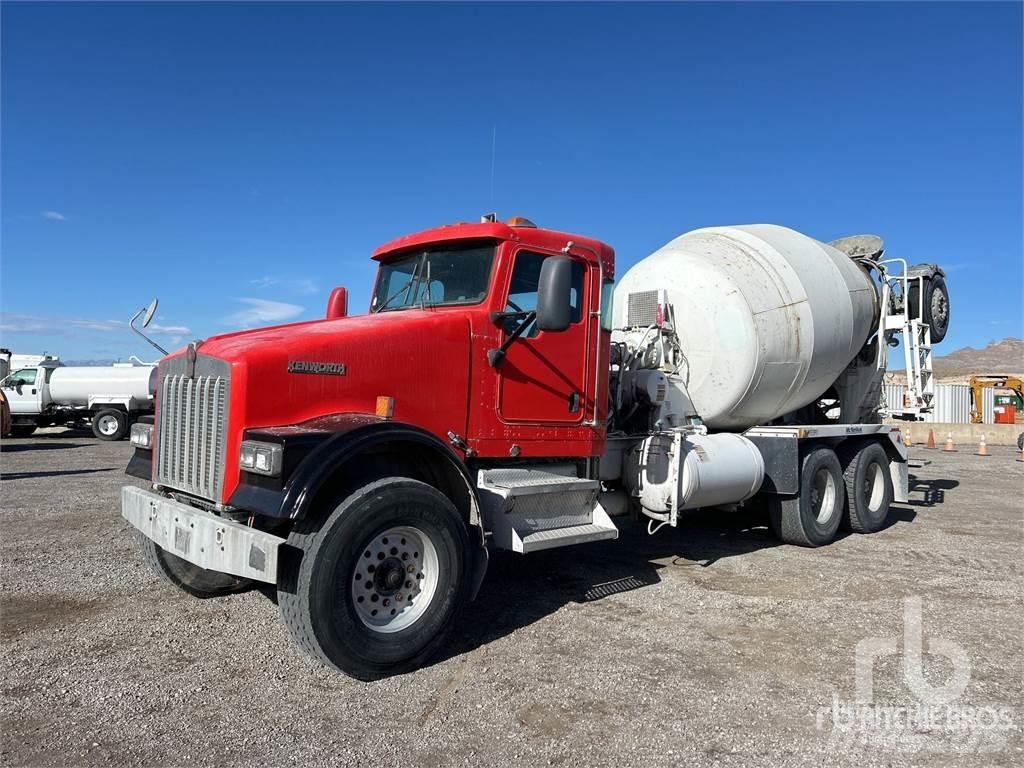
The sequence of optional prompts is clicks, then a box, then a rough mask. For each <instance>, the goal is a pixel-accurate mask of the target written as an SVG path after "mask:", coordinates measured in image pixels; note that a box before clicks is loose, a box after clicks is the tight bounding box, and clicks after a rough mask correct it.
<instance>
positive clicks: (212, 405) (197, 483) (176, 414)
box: [156, 371, 228, 500]
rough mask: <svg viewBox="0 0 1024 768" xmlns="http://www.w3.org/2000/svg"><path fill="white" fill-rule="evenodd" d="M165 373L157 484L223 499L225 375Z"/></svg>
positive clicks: (159, 396) (159, 414) (159, 401)
mask: <svg viewBox="0 0 1024 768" xmlns="http://www.w3.org/2000/svg"><path fill="white" fill-rule="evenodd" d="M161 373H162V374H163V375H162V376H161V378H160V387H159V390H158V392H157V410H156V413H157V432H156V479H157V482H158V483H159V484H161V485H166V486H168V487H171V488H177V489H178V490H181V491H185V492H186V493H191V494H194V495H196V496H201V497H203V498H207V499H214V500H220V491H221V485H222V482H223V480H224V443H225V439H226V433H227V400H228V380H227V377H225V376H217V375H196V376H192V377H189V376H186V375H184V374H175V373H169V372H166V373H165V372H164V371H161Z"/></svg>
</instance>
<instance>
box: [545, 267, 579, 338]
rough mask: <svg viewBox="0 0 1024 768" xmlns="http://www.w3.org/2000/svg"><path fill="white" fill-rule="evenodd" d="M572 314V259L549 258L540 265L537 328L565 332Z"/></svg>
mask: <svg viewBox="0 0 1024 768" xmlns="http://www.w3.org/2000/svg"><path fill="white" fill-rule="evenodd" d="M571 314H572V259H569V258H567V257H565V256H549V257H548V258H546V259H544V262H543V263H542V264H541V265H540V280H539V281H538V284H537V328H538V329H539V330H541V331H564V330H565V329H566V328H568V327H569V319H570V316H571Z"/></svg>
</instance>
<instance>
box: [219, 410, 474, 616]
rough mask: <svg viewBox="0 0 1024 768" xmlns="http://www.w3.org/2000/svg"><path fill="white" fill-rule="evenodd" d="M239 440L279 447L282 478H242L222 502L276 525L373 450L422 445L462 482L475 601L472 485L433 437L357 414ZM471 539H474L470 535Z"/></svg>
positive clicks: (304, 508)
mask: <svg viewBox="0 0 1024 768" xmlns="http://www.w3.org/2000/svg"><path fill="white" fill-rule="evenodd" d="M244 439H246V440H260V441H264V442H273V443H279V444H281V445H282V447H283V449H284V456H283V464H282V466H283V477H282V478H281V479H277V478H266V477H261V476H259V475H254V474H250V473H247V472H243V473H242V482H241V483H240V484H239V485H238V488H237V489H236V490H235V492H234V493H233V494H232V495H231V498H230V499H229V501H228V503H229V504H230V505H231V506H232V507H235V508H240V509H244V510H249V511H253V512H257V513H259V514H261V515H266V516H268V517H272V518H277V519H281V520H300V519H303V518H305V517H306V516H307V515H308V514H310V511H311V508H312V504H313V501H314V499H315V498H316V497H317V494H318V492H319V491H320V490H321V489H322V488H324V486H325V484H327V483H329V482H331V480H332V479H333V478H334V476H335V475H336V474H337V473H338V472H339V471H340V470H341V469H343V468H344V467H345V465H346V464H348V463H349V462H350V461H352V460H353V459H355V458H356V457H358V456H360V455H362V454H364V453H365V452H366V451H367V450H369V449H371V448H373V447H374V446H378V445H384V444H387V443H396V442H400V443H406V444H413V445H418V446H422V447H423V448H424V449H425V450H427V451H430V452H431V453H433V454H434V455H435V456H437V457H439V458H441V459H443V461H444V462H445V465H446V466H448V467H449V468H450V469H453V470H454V471H456V472H457V473H458V475H459V476H460V477H461V478H462V481H463V482H464V483H465V490H466V493H467V498H468V500H469V509H468V510H466V511H467V518H468V519H467V522H468V524H469V526H470V533H471V536H470V539H471V540H473V539H475V540H476V541H475V543H476V544H478V545H479V546H475V547H473V549H474V550H475V552H472V553H470V556H471V558H470V559H471V563H470V580H471V594H472V595H473V596H474V597H475V596H476V592H477V590H478V589H479V586H480V583H481V582H482V581H483V576H484V573H485V572H486V567H487V549H486V537H485V535H484V528H483V521H482V517H481V514H480V501H479V498H478V496H477V492H476V483H474V482H473V478H472V476H471V475H470V471H469V469H468V468H467V467H466V465H465V463H464V462H463V461H462V459H461V458H460V457H459V456H458V455H457V454H456V453H455V451H453V450H452V448H451V447H450V446H449V445H447V444H445V443H444V442H442V441H441V440H439V439H438V438H437V436H435V435H433V434H431V433H430V432H427V431H426V430H424V429H421V428H420V427H417V426H415V425H413V424H406V423H403V422H398V421H394V420H391V419H383V418H380V417H376V416H370V415H367V414H361V413H350V414H333V415H331V416H324V417H319V418H316V419H313V420H311V421H309V422H304V423H302V424H296V425H290V426H286V427H268V428H263V429H253V430H246V432H245V435H244ZM473 534H475V535H473Z"/></svg>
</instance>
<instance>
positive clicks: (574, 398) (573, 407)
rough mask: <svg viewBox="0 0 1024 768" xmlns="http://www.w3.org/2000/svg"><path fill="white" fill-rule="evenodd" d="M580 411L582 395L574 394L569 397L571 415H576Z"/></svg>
mask: <svg viewBox="0 0 1024 768" xmlns="http://www.w3.org/2000/svg"><path fill="white" fill-rule="evenodd" d="M579 409H580V393H579V392H573V393H572V394H571V395H569V413H576V412H577V411H579Z"/></svg>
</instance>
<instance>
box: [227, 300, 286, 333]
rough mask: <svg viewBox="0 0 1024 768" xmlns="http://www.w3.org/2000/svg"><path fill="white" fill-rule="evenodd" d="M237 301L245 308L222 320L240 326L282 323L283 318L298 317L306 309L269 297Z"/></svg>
mask: <svg viewBox="0 0 1024 768" xmlns="http://www.w3.org/2000/svg"><path fill="white" fill-rule="evenodd" d="M238 301H239V302H241V303H242V304H244V305H245V309H241V310H239V311H238V312H235V313H234V314H233V315H229V316H228V317H226V318H224V322H226V323H228V324H230V325H235V326H241V327H242V328H252V327H253V326H256V325H272V324H274V323H283V322H284V321H285V320H291V319H293V318H295V317H298V316H299V315H301V314H302V313H303V312H304V311H305V309H306V308H305V307H301V306H299V305H298V304H287V303H285V302H283V301H270V300H269V299H252V298H244V299H239V300H238Z"/></svg>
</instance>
